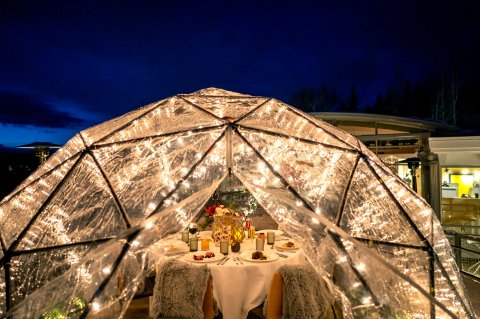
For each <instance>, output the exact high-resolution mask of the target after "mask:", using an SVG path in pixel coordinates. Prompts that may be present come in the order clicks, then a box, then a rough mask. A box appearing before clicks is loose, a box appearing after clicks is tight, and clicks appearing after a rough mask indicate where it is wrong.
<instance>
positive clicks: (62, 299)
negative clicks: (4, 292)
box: [11, 241, 125, 318]
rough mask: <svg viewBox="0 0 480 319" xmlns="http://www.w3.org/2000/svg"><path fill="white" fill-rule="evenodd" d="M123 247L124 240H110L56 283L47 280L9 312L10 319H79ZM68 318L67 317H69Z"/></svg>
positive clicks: (107, 275) (55, 281)
mask: <svg viewBox="0 0 480 319" xmlns="http://www.w3.org/2000/svg"><path fill="white" fill-rule="evenodd" d="M124 247H125V242H124V241H111V242H108V243H105V244H104V245H102V246H101V247H99V248H98V249H96V250H94V251H91V252H90V253H89V254H87V255H86V256H85V257H84V259H82V260H81V262H80V263H78V264H77V265H75V266H72V267H71V268H70V269H69V270H68V271H66V272H65V273H64V274H63V275H62V276H60V277H58V278H57V279H56V280H51V281H48V282H47V283H46V284H45V285H44V286H42V287H41V288H39V289H37V290H36V291H35V292H33V293H32V294H30V295H28V297H27V298H26V299H25V300H23V302H22V303H20V304H19V305H18V306H16V307H15V308H13V309H12V310H11V314H12V316H13V318H41V317H42V316H45V314H47V315H51V316H53V315H57V316H58V315H64V316H67V315H70V314H71V315H70V316H71V317H72V318H79V317H80V315H81V314H82V313H83V312H84V311H85V312H86V313H88V309H87V310H86V308H87V307H91V308H95V309H96V308H97V307H98V305H96V304H92V303H91V302H90V301H92V300H93V299H94V298H93V297H94V295H95V293H96V292H97V289H98V287H99V285H100V284H101V283H102V282H103V280H104V279H106V278H107V277H109V276H110V274H111V270H112V269H113V265H114V264H115V262H116V260H117V259H118V258H119V256H120V255H121V253H122V248H124ZM70 316H68V317H70Z"/></svg>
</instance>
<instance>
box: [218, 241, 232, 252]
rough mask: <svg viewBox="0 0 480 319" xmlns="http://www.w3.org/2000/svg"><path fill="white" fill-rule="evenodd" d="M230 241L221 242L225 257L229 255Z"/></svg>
mask: <svg viewBox="0 0 480 319" xmlns="http://www.w3.org/2000/svg"><path fill="white" fill-rule="evenodd" d="M229 244H230V243H229V241H228V240H221V241H220V252H221V253H222V254H224V255H228V245H229Z"/></svg>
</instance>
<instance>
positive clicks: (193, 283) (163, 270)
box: [150, 260, 210, 319]
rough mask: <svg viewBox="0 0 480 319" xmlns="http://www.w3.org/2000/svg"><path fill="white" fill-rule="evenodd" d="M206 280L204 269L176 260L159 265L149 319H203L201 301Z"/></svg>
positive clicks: (208, 272) (206, 269) (207, 273)
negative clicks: (150, 318) (151, 317)
mask: <svg viewBox="0 0 480 319" xmlns="http://www.w3.org/2000/svg"><path fill="white" fill-rule="evenodd" d="M209 277H210V271H209V270H208V268H207V266H206V265H203V266H200V267H198V266H195V265H190V264H188V263H186V262H181V261H178V260H168V261H166V262H165V263H163V264H161V265H160V266H158V267H157V276H156V279H155V288H154V290H153V297H152V299H151V303H150V315H151V316H153V318H172V319H173V318H192V319H197V318H198V319H203V310H202V306H203V298H204V296H205V291H206V290H207V284H208V278H209Z"/></svg>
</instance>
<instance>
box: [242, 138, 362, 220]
mask: <svg viewBox="0 0 480 319" xmlns="http://www.w3.org/2000/svg"><path fill="white" fill-rule="evenodd" d="M240 134H241V135H242V136H243V137H244V138H246V140H247V141H248V142H249V143H250V144H251V145H252V146H253V147H254V148H255V149H256V150H257V151H258V152H259V153H260V154H261V156H262V157H263V158H264V159H265V161H266V162H267V163H269V164H270V165H271V166H272V168H273V169H274V170H275V172H276V173H278V174H279V175H281V176H282V177H283V179H284V180H285V181H286V182H287V183H288V184H289V186H290V187H292V188H293V189H295V191H296V192H297V193H298V194H299V195H300V196H301V197H302V198H303V199H304V200H305V201H307V202H308V203H309V205H310V207H311V208H312V210H314V211H318V212H320V213H321V214H324V215H325V216H329V218H330V219H331V220H333V221H334V220H335V219H336V217H337V215H338V212H339V210H340V203H341V202H342V200H343V196H344V193H345V188H346V186H347V185H348V181H349V180H350V177H351V174H352V168H353V166H354V164H355V160H356V158H357V156H358V155H357V154H355V153H354V152H346V151H340V150H338V149H336V148H331V147H325V146H324V145H322V144H313V143H305V142H302V141H298V140H296V139H294V138H289V139H287V138H282V137H276V136H272V135H269V134H263V133H257V132H249V131H248V130H240ZM258 165H264V164H261V163H260V164H258ZM264 166H266V165H264ZM257 169H258V168H257Z"/></svg>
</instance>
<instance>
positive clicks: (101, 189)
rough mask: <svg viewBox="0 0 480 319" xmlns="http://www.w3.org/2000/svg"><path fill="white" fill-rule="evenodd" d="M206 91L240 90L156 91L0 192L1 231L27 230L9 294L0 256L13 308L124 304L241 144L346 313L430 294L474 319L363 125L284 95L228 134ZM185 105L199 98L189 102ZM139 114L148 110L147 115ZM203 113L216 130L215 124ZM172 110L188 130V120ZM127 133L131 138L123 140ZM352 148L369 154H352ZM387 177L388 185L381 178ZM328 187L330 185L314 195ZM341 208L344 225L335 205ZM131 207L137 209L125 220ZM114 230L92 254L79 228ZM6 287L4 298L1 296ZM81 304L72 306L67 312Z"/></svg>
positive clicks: (432, 232) (444, 255)
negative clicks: (13, 190) (336, 124)
mask: <svg viewBox="0 0 480 319" xmlns="http://www.w3.org/2000/svg"><path fill="white" fill-rule="evenodd" d="M201 94H204V95H210V96H216V95H222V94H224V95H227V96H226V97H225V98H224V99H222V98H219V99H217V98H214V99H213V101H215V102H214V103H218V101H220V102H222V103H224V104H225V105H229V104H228V103H227V102H226V101H228V100H230V99H233V100H235V99H238V101H239V102H241V101H242V95H239V94H235V93H229V92H227V91H223V90H218V89H207V90H202V91H199V92H196V93H194V94H192V95H184V96H177V97H174V98H171V99H168V100H165V101H164V102H158V103H153V104H151V105H149V106H147V107H145V108H143V109H140V110H137V111H134V112H132V113H129V114H128V116H127V117H126V118H118V119H114V120H112V121H110V122H108V123H104V124H100V125H98V126H97V127H94V128H92V129H89V130H86V131H83V132H82V136H83V138H84V139H85V140H86V143H87V144H88V146H89V147H90V148H89V149H88V150H84V151H83V152H82V155H76V156H75V155H73V158H72V159H70V160H68V158H69V157H68V156H67V155H62V156H60V155H59V157H58V159H55V157H52V159H50V160H49V161H47V163H46V164H47V165H46V166H45V167H48V169H50V170H51V173H49V172H47V171H45V172H46V173H36V174H37V176H38V177H37V178H39V177H41V178H40V179H39V180H38V181H36V178H35V179H30V180H29V183H28V184H29V185H28V186H26V187H25V188H24V189H19V191H18V194H15V195H14V196H12V197H11V198H9V199H8V200H7V201H4V202H3V203H2V204H1V205H0V221H2V223H1V224H0V227H1V228H0V235H1V236H2V239H3V242H4V243H8V246H9V245H10V244H11V243H12V242H14V240H17V239H18V240H19V241H20V242H21V245H20V246H18V247H17V251H16V252H15V255H12V254H11V253H9V255H8V256H3V257H1V258H2V259H1V262H2V263H1V265H2V267H1V271H2V272H1V275H0V296H3V297H5V298H6V297H8V296H5V278H3V277H2V276H5V267H3V265H5V262H9V263H10V264H9V265H11V266H12V269H11V271H12V273H10V277H9V278H10V282H9V283H10V288H11V297H14V300H12V301H13V304H14V305H17V306H16V307H15V308H14V309H12V310H11V315H12V317H14V318H26V317H32V318H37V317H40V316H41V315H42V314H45V313H48V312H49V311H51V310H55V309H63V310H65V311H73V310H74V309H73V306H72V303H71V301H72V300H77V299H76V298H80V299H81V300H84V301H86V302H88V304H87V307H88V309H87V310H85V314H87V315H88V317H92V318H100V317H102V316H105V317H108V316H110V315H113V316H114V317H121V316H122V314H123V313H124V311H125V309H126V307H127V306H128V303H129V302H130V300H131V298H133V296H134V294H135V292H136V291H137V289H139V288H141V283H142V281H143V280H144V277H145V276H146V274H147V273H148V272H151V271H153V270H154V269H153V267H154V264H155V262H152V260H153V261H158V260H159V259H161V258H163V255H162V253H161V252H160V254H158V249H157V250H155V249H153V247H154V246H155V245H156V243H159V242H162V241H164V240H166V238H167V237H168V236H169V235H172V234H174V233H175V232H177V231H178V230H180V229H182V228H184V227H186V225H187V224H188V222H190V221H191V220H192V219H193V218H194V216H196V215H197V214H199V213H201V212H202V209H203V208H204V205H205V204H206V203H207V202H208V200H209V199H210V197H211V196H212V194H213V193H214V192H215V190H216V189H217V187H219V185H220V184H221V182H222V181H223V180H224V179H225V178H228V173H229V168H230V167H227V163H229V156H228V154H227V151H228V150H229V149H230V145H229V143H232V144H231V146H232V158H233V165H232V167H231V171H232V172H233V174H235V176H236V177H237V178H238V179H239V180H241V181H242V183H243V184H244V185H245V186H246V188H247V189H248V190H249V191H250V192H251V194H252V195H253V196H254V197H255V198H256V199H257V200H258V202H259V204H260V205H262V207H263V208H264V209H265V210H266V211H267V212H268V213H269V214H270V215H271V216H272V218H273V219H274V220H275V221H276V222H277V223H278V224H279V227H280V228H281V229H283V230H284V231H285V232H287V233H289V234H290V235H291V236H292V238H293V239H295V240H296V241H298V242H299V243H300V244H301V245H302V247H303V248H304V251H305V253H306V256H307V258H308V260H309V261H310V263H311V264H312V265H313V266H314V267H315V268H316V269H317V271H318V272H319V273H320V274H321V275H322V276H324V277H325V278H330V279H332V280H333V281H332V282H333V283H335V285H336V286H337V289H338V290H337V291H338V294H339V296H340V297H341V299H344V298H348V302H347V301H345V302H344V304H343V307H344V314H345V318H353V317H355V318H371V317H379V318H384V317H395V316H396V317H402V316H403V317H405V316H409V317H411V318H430V309H431V307H432V305H433V308H434V309H436V313H437V314H442V316H443V315H444V316H443V317H446V318H449V317H452V315H450V312H453V317H454V316H455V315H457V316H458V317H460V318H465V317H468V318H473V312H472V308H471V305H470V303H469V301H468V299H467V298H466V297H465V292H464V287H463V285H462V282H461V278H460V275H459V272H458V269H457V268H456V266H455V264H454V260H453V258H452V255H451V250H450V247H449V246H448V242H447V241H446V239H445V236H444V234H443V232H442V231H441V226H440V224H439V223H438V220H437V219H436V217H435V216H434V214H433V211H432V210H431V209H430V208H429V207H428V205H426V204H425V201H424V200H422V199H420V198H419V197H418V195H416V194H415V193H414V192H412V191H411V190H410V189H408V188H407V186H406V185H405V183H403V182H402V181H401V180H400V179H399V178H398V177H396V176H395V175H394V174H393V173H392V172H391V171H390V170H389V169H388V168H387V167H386V166H385V165H384V164H383V163H382V162H381V161H380V160H379V159H377V158H376V157H374V156H373V155H372V154H371V153H370V151H368V150H367V149H365V148H364V146H363V145H361V144H358V141H357V140H356V139H355V138H354V137H352V136H350V135H348V134H347V133H345V132H343V131H341V130H338V129H336V128H333V127H331V126H330V125H328V124H325V123H323V122H321V121H319V120H316V119H312V118H310V117H309V116H307V115H305V114H303V113H301V112H300V111H297V110H294V109H293V108H291V107H290V106H287V105H286V104H283V103H281V102H278V101H275V100H271V101H269V102H268V103H265V104H264V105H263V106H261V107H259V108H258V109H256V110H255V111H253V112H252V113H250V114H249V115H247V116H246V117H245V119H244V120H242V121H240V122H239V125H238V129H239V132H240V134H242V136H243V137H244V138H245V140H243V139H242V138H241V137H240V136H239V135H237V134H233V136H232V137H231V136H230V135H229V134H227V133H226V131H225V130H227V131H228V130H230V129H231V126H230V125H229V124H226V123H227V121H218V119H216V118H215V116H212V115H209V114H207V113H206V112H203V111H201V110H199V109H198V108H197V107H196V106H192V105H191V104H190V103H187V102H185V101H184V100H183V99H184V98H185V99H187V98H192V97H193V95H201ZM245 99H248V100H251V99H252V97H249V96H246V97H245ZM260 100H261V98H260ZM260 100H259V101H260ZM179 101H180V102H179ZM182 101H183V102H182ZM195 101H196V103H198V104H199V107H201V108H204V109H210V110H215V111H214V112H217V111H218V107H217V106H214V107H213V108H211V106H210V105H204V106H202V105H200V104H201V103H206V102H205V101H210V100H208V99H204V100H202V101H201V99H197V100H195ZM247 104H248V103H247ZM172 105H173V106H172ZM169 106H171V107H172V109H171V110H173V111H174V112H173V113H175V106H177V107H178V108H179V109H178V113H177V115H176V116H172V117H164V118H163V120H162V121H164V122H165V123H163V122H162V126H160V125H158V124H159V123H160V122H161V121H158V122H157V120H155V119H153V118H150V116H153V114H157V113H155V112H156V111H157V110H158V111H159V112H160V113H161V112H162V110H163V108H164V107H165V108H168V107H169ZM187 106H188V107H187ZM190 107H192V108H193V109H195V110H196V111H189V110H190V109H189V108H190ZM230 107H233V106H230ZM187 109H188V110H187ZM193 109H191V110H193ZM252 109H253V108H252V107H251V106H249V107H244V108H243V110H244V111H245V112H248V110H252ZM267 109H269V111H268V112H267ZM197 111H198V112H197ZM194 114H195V115H194ZM200 114H201V116H200ZM225 114H227V112H225ZM232 114H233V113H232ZM235 114H236V115H238V116H239V117H241V116H242V114H241V112H239V113H235ZM160 116H161V115H160ZM192 117H195V118H192ZM197 117H198V118H197ZM202 117H203V118H202ZM142 118H144V119H145V120H144V121H146V119H147V118H149V119H151V120H149V121H146V122H142ZM287 119H288V121H290V122H288V123H287V122H285V121H287ZM204 120H205V121H207V122H208V121H212V122H210V123H214V125H212V126H214V127H215V126H218V129H216V128H212V129H208V128H206V127H205V126H204V122H202V121H204ZM132 121H133V122H132ZM247 122H248V125H247ZM146 123H148V124H152V127H151V131H148V130H146V128H145V127H143V126H145V124H146ZM176 123H178V124H179V125H183V126H181V129H180V131H181V130H183V131H185V132H182V133H179V129H178V128H179V127H180V126H177V128H175V127H176V126H175V125H176ZM198 123H202V124H201V126H202V127H201V128H199V127H197V126H196V125H200V124H198ZM163 124H164V125H163ZM138 125H141V126H142V127H137V126H138ZM189 125H190V126H189ZM243 125H245V127H243ZM246 126H251V127H255V128H256V129H257V130H254V129H248V128H247V127H246ZM187 128H188V129H187ZM184 129H185V130H184ZM190 129H192V131H190V132H189V131H188V130H190ZM195 129H199V130H195ZM258 129H260V130H263V129H264V130H266V131H268V132H264V133H259V131H258ZM130 130H131V131H132V133H131V134H130V133H129V131H130ZM224 131H225V132H224ZM120 132H123V135H122V133H120ZM165 132H174V133H172V134H167V135H164V134H165ZM269 132H270V133H269ZM272 132H273V133H275V132H276V133H279V134H272ZM228 133H230V132H228ZM222 134H223V135H222ZM162 135H163V136H162ZM230 137H231V139H230ZM132 138H135V139H136V140H135V141H133V140H132V141H126V140H127V139H132ZM137 138H138V139H137ZM300 140H301V141H300ZM96 141H100V142H99V143H95V142H96ZM108 143H110V144H108ZM169 143H170V144H169ZM72 144H75V147H70V146H69V147H70V148H72V151H71V153H68V154H75V151H80V150H81V149H82V148H83V147H84V146H82V143H80V142H79V140H78V137H76V138H75V141H73V142H72ZM249 144H251V145H252V147H250V145H249ZM321 144H325V145H321ZM358 145H360V147H358ZM275 148H279V150H275ZM341 148H343V149H344V151H343V152H339V149H341ZM69 152H70V151H69ZM60 154H62V153H60ZM65 154H67V152H65ZM357 155H359V156H361V158H362V159H361V160H360V161H359V164H358V165H357V166H356V167H355V165H354V163H355V161H356V159H357ZM92 156H93V157H92ZM315 157H321V158H319V159H318V160H317V159H316V158H315ZM264 159H265V161H266V162H265V161H264ZM51 160H52V161H53V160H55V161H56V162H55V161H54V162H55V163H53V164H52V163H50V161H51ZM77 160H78V163H77ZM167 160H168V163H167V162H166V161H167ZM316 162H318V165H317V166H316V164H315V163H316ZM75 163H77V164H75ZM57 165H59V166H58V167H56V166H57ZM74 165H75V166H74ZM156 165H157V166H158V167H157V166H156ZM282 165H284V168H282ZM312 165H313V167H312ZM42 167H43V166H42ZM55 167H56V168H55ZM354 167H355V171H352V170H353V169H354ZM280 168H281V169H280ZM41 169H42V168H41ZM162 174H164V175H162ZM350 177H351V181H350ZM157 178H158V180H160V181H158V180H157ZM377 180H378V182H377ZM60 183H62V184H60ZM159 183H163V184H159ZM382 183H383V184H384V185H386V186H387V187H388V188H387V187H380V185H382ZM348 184H350V185H349V186H348ZM165 185H166V188H165ZM325 185H327V186H325ZM57 186H58V187H57ZM322 187H326V190H325V191H324V192H323V193H322V194H316V192H317V191H319V190H321V188H322ZM347 187H348V188H347ZM345 190H347V191H346V193H345ZM362 192H363V193H362ZM50 195H52V196H50ZM373 197H375V198H373ZM376 198H378V199H376ZM395 201H397V202H398V203H399V205H395ZM152 203H153V204H152ZM310 207H311V208H312V209H311V210H310ZM341 207H343V211H342V219H341V220H340V226H341V228H339V227H337V226H336V225H335V223H334V222H335V221H336V218H333V217H334V216H335V217H337V215H336V212H338V210H339V209H340V208H341ZM40 208H41V211H38V210H39V209H40ZM122 210H124V212H125V216H126V218H127V219H131V221H132V223H131V226H132V228H130V229H128V230H125V228H126V226H125V220H124V217H123V215H122V214H121V212H122ZM37 212H38V213H39V214H38V216H36V214H37ZM149 215H151V217H149V218H148V219H147V220H143V219H144V218H145V217H147V216H149ZM369 215H370V216H369ZM6 216H8V217H9V218H8V221H7V219H6ZM34 216H35V219H33V220H32V217H34ZM1 218H3V219H1ZM31 221H32V222H33V223H31ZM372 223H373V225H382V227H383V229H384V231H379V230H378V229H374V227H373V226H372ZM27 225H28V227H27V228H25V227H26V226H27ZM415 227H418V228H419V229H420V230H419V232H418V233H417V232H414V231H413V230H414V229H415ZM342 228H344V229H342ZM136 231H138V232H139V234H138V236H137V235H135V234H136ZM42 232H44V233H45V234H43V233H42ZM347 232H348V233H347ZM19 234H22V236H21V237H18V236H19ZM115 234H118V237H117V238H116V239H114V240H112V241H110V242H108V243H105V244H102V245H101V246H102V247H99V248H97V249H95V250H93V251H91V252H89V253H88V254H87V255H85V256H84V257H83V254H84V250H82V248H81V247H84V246H85V245H83V246H82V245H81V244H80V243H81V242H82V241H86V240H92V239H93V240H95V239H104V238H106V237H108V236H112V235H115ZM132 234H133V235H132ZM349 234H350V235H349ZM419 234H420V236H421V237H425V238H427V239H428V241H429V244H430V245H432V246H433V248H434V254H435V258H436V260H435V269H434V270H435V272H434V273H433V275H434V278H435V291H436V290H437V289H439V290H440V291H438V293H436V294H435V296H436V299H432V297H431V295H429V291H430V289H431V288H433V287H431V286H430V278H429V275H430V269H429V268H428V267H430V263H429V257H430V256H429V254H427V253H426V250H425V247H426V246H425V245H426V242H423V243H422V242H421V241H420V242H419V241H418V238H417V237H418V236H419ZM134 235H135V236H134ZM350 236H356V237H358V238H359V240H360V241H361V242H363V243H360V242H358V241H356V240H354V239H353V238H352V237H350ZM51 245H66V246H63V247H62V248H61V249H60V247H57V248H55V247H51ZM92 246H93V244H92ZM92 246H90V247H92ZM19 248H21V249H32V248H41V249H39V250H32V251H21V250H18V249H19ZM154 250H155V253H156V255H155V256H154V257H152V253H153V251H154ZM379 256H383V257H379ZM82 257H83V258H82ZM7 258H8V260H7ZM79 259H81V260H80V261H78V260H79ZM74 260H75V262H74ZM63 264H65V265H63ZM37 265H45V266H42V267H37ZM426 267H427V268H428V269H427V274H428V276H427V275H426V272H425V268H426ZM47 268H48V269H47ZM67 269H68V270H67ZM37 287H39V288H38V289H37V290H35V291H32V290H33V289H35V288H37ZM99 288H101V289H99ZM5 298H4V299H2V301H1V302H0V306H5ZM2 302H3V304H2ZM456 308H458V309H456ZM449 309H450V310H449ZM452 309H456V310H452ZM1 310H4V308H3V309H1ZM77 310H78V309H77ZM80 315H81V313H79V312H78V311H77V312H75V313H72V314H71V315H70V316H69V317H72V318H76V317H79V316H80ZM437 317H440V316H437Z"/></svg>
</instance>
